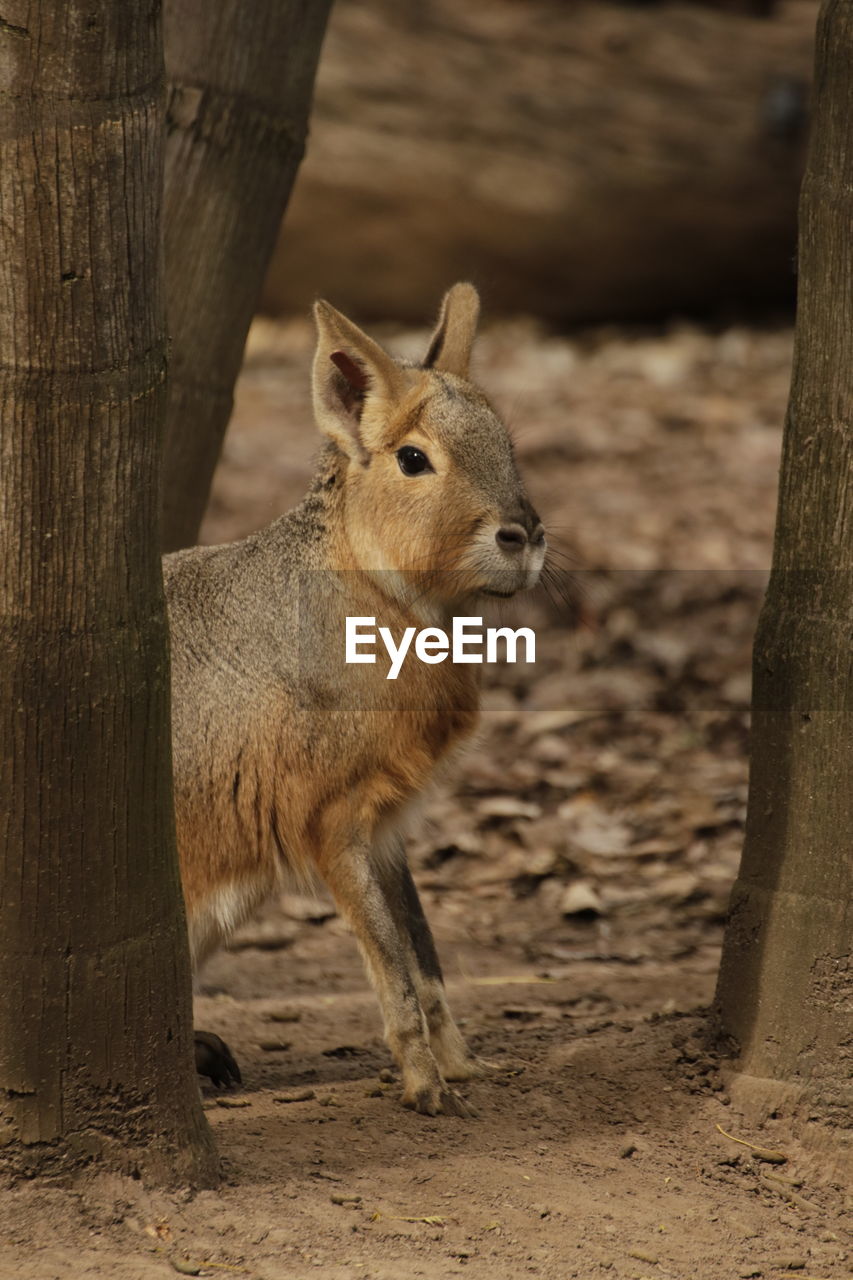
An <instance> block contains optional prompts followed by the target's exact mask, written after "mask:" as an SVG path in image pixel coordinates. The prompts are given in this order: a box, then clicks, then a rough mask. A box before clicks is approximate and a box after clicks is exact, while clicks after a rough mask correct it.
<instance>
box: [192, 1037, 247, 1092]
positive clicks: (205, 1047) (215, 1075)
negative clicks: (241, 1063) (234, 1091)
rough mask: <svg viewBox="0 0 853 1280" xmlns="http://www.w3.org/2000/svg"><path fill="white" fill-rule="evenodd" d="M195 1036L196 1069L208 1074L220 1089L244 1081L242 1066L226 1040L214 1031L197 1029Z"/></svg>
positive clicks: (200, 1073)
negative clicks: (241, 1073) (239, 1065)
mask: <svg viewBox="0 0 853 1280" xmlns="http://www.w3.org/2000/svg"><path fill="white" fill-rule="evenodd" d="M194 1038H195V1069H196V1071H197V1072H198V1074H199V1075H200V1076H207V1077H208V1079H209V1080H210V1082H211V1083H212V1084H214V1085H216V1087H217V1088H218V1089H219V1088H222V1089H228V1088H230V1086H231V1085H232V1084H242V1083H243V1077H242V1076H241V1075H240V1068H239V1067H238V1066H237V1063H236V1060H235V1058H234V1055H233V1054H232V1052H231V1050H230V1049H229V1048H228V1045H227V1044H226V1043H225V1041H224V1040H222V1039H221V1038H220V1037H219V1036H217V1035H214V1033H213V1032H212V1031H196V1032H195V1033H194Z"/></svg>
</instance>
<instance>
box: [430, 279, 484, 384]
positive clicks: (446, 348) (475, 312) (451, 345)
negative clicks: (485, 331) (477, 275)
mask: <svg viewBox="0 0 853 1280" xmlns="http://www.w3.org/2000/svg"><path fill="white" fill-rule="evenodd" d="M479 314H480V297H479V294H478V293H477V290H476V289H475V288H474V286H473V285H472V284H455V285H453V287H452V288H451V289H448V290H447V293H446V294H445V295H444V301H443V302H442V304H441V311H439V313H438V324H437V325H436V326H435V332H434V333H433V335H432V338H431V339H430V344H429V350H428V351H427V353H426V359H425V360H424V368H425V369H439V370H440V371H441V372H442V373H455V374H456V376H457V377H458V378H467V377H468V366H469V364H470V363H471V348H472V347H473V345H474V338H475V336H476V333H477V318H478V316H479Z"/></svg>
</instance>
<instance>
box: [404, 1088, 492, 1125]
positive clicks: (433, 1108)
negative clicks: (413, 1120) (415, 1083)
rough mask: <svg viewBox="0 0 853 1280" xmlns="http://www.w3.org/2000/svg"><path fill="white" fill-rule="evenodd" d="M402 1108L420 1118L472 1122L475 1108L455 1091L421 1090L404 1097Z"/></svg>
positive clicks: (475, 1113)
mask: <svg viewBox="0 0 853 1280" xmlns="http://www.w3.org/2000/svg"><path fill="white" fill-rule="evenodd" d="M403 1106H404V1107H407V1108H408V1109H409V1110H410V1111H417V1112H418V1114H419V1115H422V1116H460V1117H461V1118H462V1119H464V1120H474V1119H476V1116H477V1111H476V1108H474V1107H472V1106H471V1103H470V1102H466V1101H465V1099H464V1098H463V1097H462V1096H461V1094H458V1093H457V1092H456V1091H455V1089H429V1088H427V1089H421V1090H419V1091H418V1092H417V1093H415V1094H413V1095H404V1097H403Z"/></svg>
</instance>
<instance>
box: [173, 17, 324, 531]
mask: <svg viewBox="0 0 853 1280" xmlns="http://www.w3.org/2000/svg"><path fill="white" fill-rule="evenodd" d="M330 5H331V0H252V2H251V3H247V2H246V0H218V2H217V3H216V4H215V5H211V4H210V2H209V0H166V9H165V33H166V69H167V73H168V77H169V102H168V110H167V138H166V189H165V207H164V215H165V242H166V288H167V313H168V320H169V333H170V337H171V342H172V347H171V373H170V390H169V407H168V412H167V418H166V443H165V452H164V462H163V529H162V540H163V550H164V551H174V550H177V549H178V548H180V547H184V546H189V545H190V544H191V543H193V542H195V540H196V538H197V535H198V528H199V525H200V523H201V518H202V516H203V515H204V509H205V506H206V504H207V495H208V490H209V488H210V481H211V479H212V477H213V471H214V468H215V466H216V460H217V458H218V457H219V450H220V447H221V444H222V437H223V435H224V434H225V428H226V426H227V425H228V419H229V417H230V415H231V405H232V396H233V388H234V381H235V379H236V377H237V373H238V372H239V369H240V362H241V360H242V357H243V347H244V344H245V341H246V334H247V332H248V329H249V323H250V321H251V319H252V315H253V313H254V310H255V306H256V304H257V300H258V295H259V293H260V289H261V284H262V282H263V278H264V274H265V272H266V269H267V265H268V263H269V259H270V256H271V254H272V250H273V247H274V245H275V240H276V235H277V232H278V227H279V223H280V222H281V217H282V214H283V212H284V209H285V206H286V205H287V200H288V197H289V195H290V190H291V187H292V186H293V180H294V178H295V177H296V171H297V169H298V167H299V162H300V160H301V159H302V154H303V151H304V146H305V134H306V130H307V124H308V114H309V111H310V106H311V93H312V89H313V85H314V73H315V71H316V68H317V59H318V57H319V54H320V44H321V42H322V39H323V33H324V31H325V28H326V19H327V17H328V12H329V8H330Z"/></svg>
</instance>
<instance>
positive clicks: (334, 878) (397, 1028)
mask: <svg viewBox="0 0 853 1280" xmlns="http://www.w3.org/2000/svg"><path fill="white" fill-rule="evenodd" d="M323 873H324V876H325V879H326V882H327V884H328V886H329V888H330V889H331V891H332V894H333V895H334V898H335V901H336V902H337V904H338V907H339V908H340V910H341V912H342V913H343V914H344V915H345V916H346V917H347V919H348V920H349V922H350V924H351V925H352V928H353V931H354V932H355V936H356V939H357V940H358V944H359V947H360V948H361V952H362V955H363V956H364V960H365V963H366V964H367V969H368V972H369V974H370V977H371V980H372V982H373V985H374V987H375V989H376V993H377V995H378V997H379V1003H380V1005H381V1006H382V1013H383V1016H384V1019H385V1036H386V1039H387V1041H388V1045H389V1047H390V1049H391V1052H392V1053H393V1054H394V1057H395V1058H396V1060H397V1062H398V1063H399V1065H400V1069H401V1071H402V1073H403V1104H404V1106H407V1107H411V1108H413V1109H414V1110H415V1111H419V1112H421V1114H423V1115H429V1116H434V1115H437V1114H438V1113H439V1112H443V1113H444V1114H446V1115H458V1116H471V1115H474V1114H475V1113H474V1111H473V1108H471V1107H470V1106H469V1105H468V1104H467V1103H466V1102H465V1100H464V1099H463V1098H461V1097H460V1096H459V1095H458V1094H457V1093H455V1092H454V1091H453V1090H452V1089H449V1088H448V1086H447V1083H446V1081H445V1078H444V1077H443V1076H442V1074H441V1071H440V1069H439V1065H438V1062H437V1061H436V1058H435V1054H434V1053H433V1051H432V1049H431V1048H430V1043H429V1029H428V1023H427V1018H426V1015H425V1013H424V1009H423V1007H422V1005H421V1001H420V998H419V996H418V986H417V981H416V975H415V972H414V971H413V970H414V964H413V956H412V949H411V946H410V943H409V938H408V935H407V934H406V932H405V930H404V929H402V928H401V927H400V923H399V921H398V919H397V918H396V917H395V913H394V912H393V911H392V909H391V906H390V905H389V902H388V899H387V897H386V895H385V893H384V891H383V887H382V883H381V880H380V875H379V873H378V871H377V868H376V866H375V865H374V861H373V858H372V856H371V848H370V845H369V844H368V843H367V842H366V841H364V842H362V841H358V840H355V841H353V842H352V843H351V844H350V845H349V847H348V849H347V851H346V852H345V853H343V854H338V855H337V856H336V857H334V858H333V859H331V860H330V861H329V862H328V863H327V865H326V866H325V867H324V868H323Z"/></svg>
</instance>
